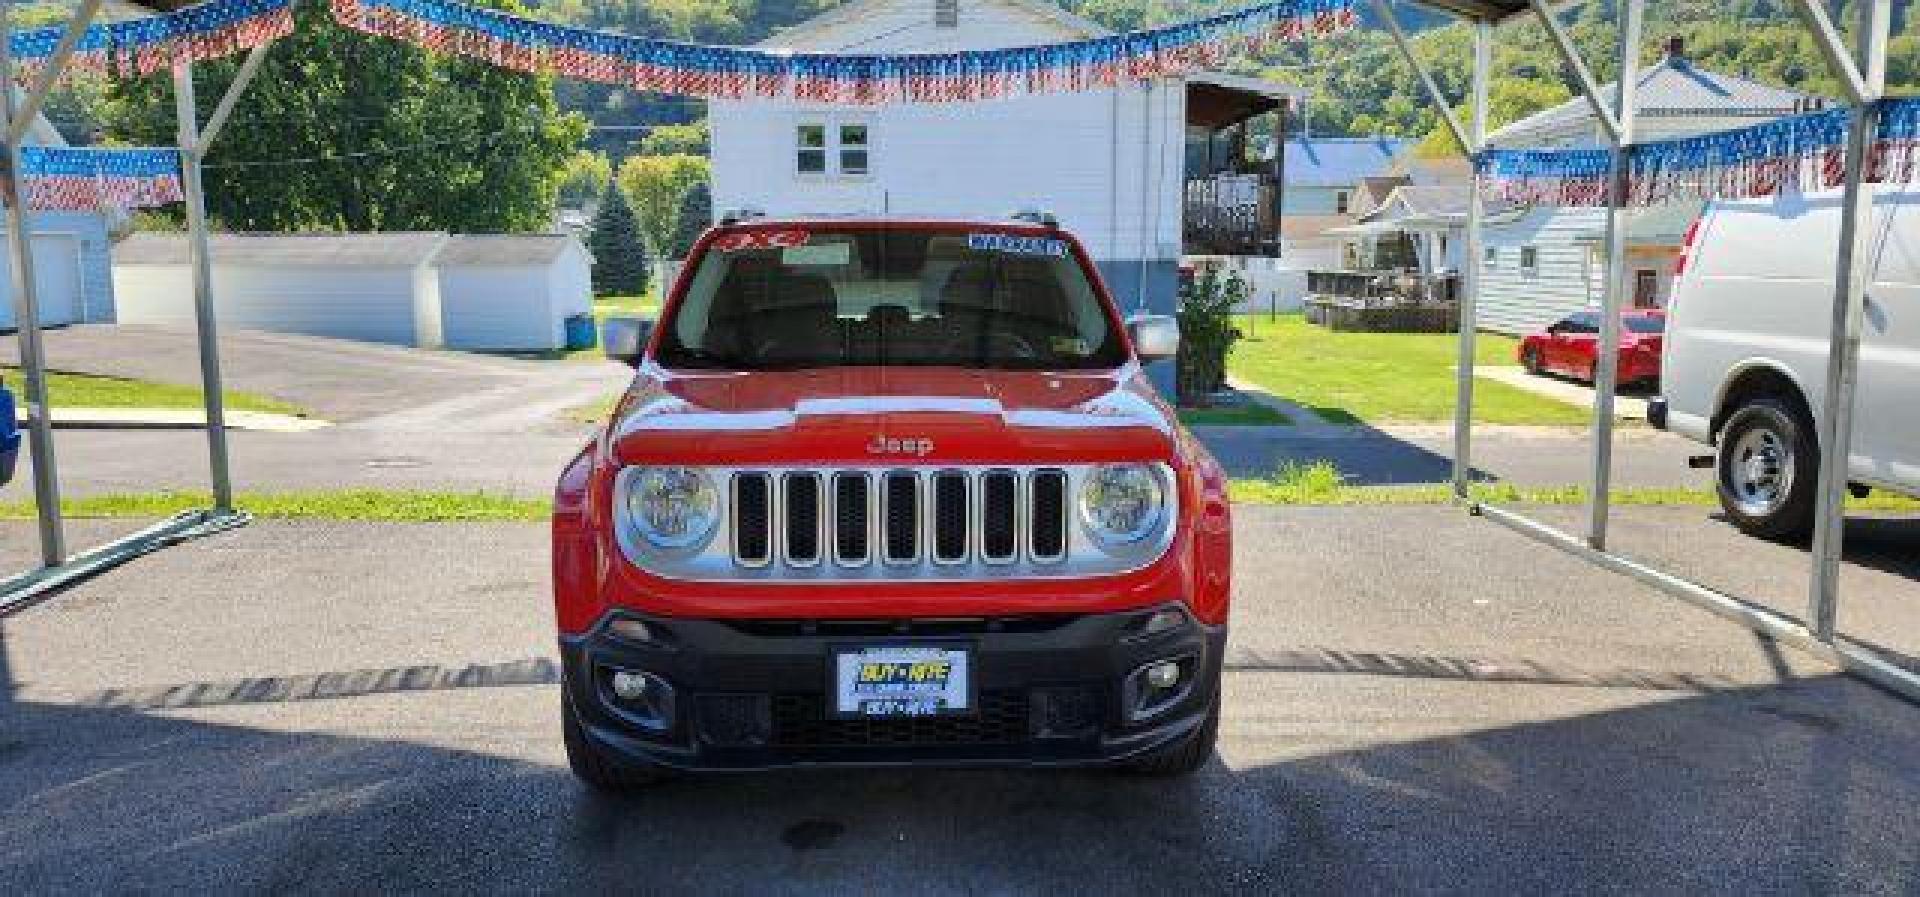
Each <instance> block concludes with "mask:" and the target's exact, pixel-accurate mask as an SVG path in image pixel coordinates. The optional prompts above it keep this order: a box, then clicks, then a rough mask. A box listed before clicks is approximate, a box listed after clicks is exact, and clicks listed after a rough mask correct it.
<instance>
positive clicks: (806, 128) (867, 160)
mask: <svg viewBox="0 0 1920 897" xmlns="http://www.w3.org/2000/svg"><path fill="white" fill-rule="evenodd" d="M794 171H796V172H798V173H800V174H803V175H835V174H837V175H850V176H855V177H859V176H865V175H869V174H872V173H873V131H872V128H871V127H869V126H868V125H866V124H865V123H861V122H839V123H834V124H827V123H823V122H802V123H800V125H798V126H797V127H796V128H795V129H794Z"/></svg>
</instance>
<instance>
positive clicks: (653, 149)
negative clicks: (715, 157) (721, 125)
mask: <svg viewBox="0 0 1920 897" xmlns="http://www.w3.org/2000/svg"><path fill="white" fill-rule="evenodd" d="M707 141H708V137H707V123H706V122H705V121H697V122H693V123H691V124H685V125H655V126H654V128H653V130H651V131H649V132H647V136H645V137H642V138H640V155H643V156H704V155H706V154H707Z"/></svg>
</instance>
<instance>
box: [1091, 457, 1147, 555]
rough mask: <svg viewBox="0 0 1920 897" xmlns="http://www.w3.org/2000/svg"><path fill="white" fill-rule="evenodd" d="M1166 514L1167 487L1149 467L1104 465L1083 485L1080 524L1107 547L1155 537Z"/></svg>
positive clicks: (1094, 471)
mask: <svg viewBox="0 0 1920 897" xmlns="http://www.w3.org/2000/svg"><path fill="white" fill-rule="evenodd" d="M1166 512H1167V490H1166V486H1165V484H1163V483H1162V482H1161V481H1160V476H1159V474H1157V473H1155V472H1154V470H1153V468H1152V467H1151V466H1149V465H1146V464H1103V465H1101V466H1099V467H1096V468H1094V469H1093V471H1092V472H1091V473H1089V474H1088V475H1087V478H1086V481H1085V482H1083V483H1081V485H1080V522H1081V524H1082V525H1083V526H1085V527H1086V528H1087V532H1088V533H1090V534H1092V535H1093V537H1094V539H1095V540H1097V541H1099V542H1100V543H1102V544H1105V545H1125V544H1129V543H1133V542H1138V541H1140V540H1141V539H1145V538H1146V537H1148V536H1151V535H1153V534H1154V532H1155V531H1157V530H1158V529H1159V528H1160V524H1161V521H1162V519H1163V518H1164V517H1165V516H1166Z"/></svg>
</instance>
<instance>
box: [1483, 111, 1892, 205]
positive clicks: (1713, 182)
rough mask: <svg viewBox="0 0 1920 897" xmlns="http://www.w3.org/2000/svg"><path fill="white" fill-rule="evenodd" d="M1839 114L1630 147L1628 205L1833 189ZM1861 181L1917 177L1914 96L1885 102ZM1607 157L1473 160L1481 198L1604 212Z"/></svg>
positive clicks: (1840, 155)
mask: <svg viewBox="0 0 1920 897" xmlns="http://www.w3.org/2000/svg"><path fill="white" fill-rule="evenodd" d="M1851 117H1852V113H1851V111H1850V110H1848V109H1844V108H1840V109H1827V110H1823V111H1819V112H1809V113H1806V114H1803V115H1795V116H1790V117H1787V118H1782V119H1778V120H1775V121H1770V122H1766V123H1765V124H1759V125H1754V126H1752V127H1748V128H1740V129H1738V130H1732V131H1720V132H1717V133H1713V134H1702V135H1700V136H1697V137H1684V138H1679V139H1675V140H1662V141H1657V142H1654V143H1642V144H1635V145H1634V146H1633V147H1631V148H1630V149H1629V151H1628V153H1627V196H1626V204H1627V205H1629V206H1648V205H1654V204H1656V203H1663V202H1675V201H1681V200H1704V199H1722V198H1724V199H1739V198H1749V197H1762V196H1775V195H1778V194H1781V193H1785V192H1792V191H1801V190H1817V189H1821V188H1826V187H1837V186H1839V185H1840V184H1841V183H1842V182H1843V181H1844V176H1845V169H1846V144H1847V129H1848V126H1849V123H1850V121H1851ZM1878 121H1879V127H1878V130H1877V133H1876V136H1875V140H1874V144H1873V148H1872V152H1871V154H1870V156H1869V158H1868V164H1867V173H1866V177H1867V179H1868V180H1869V181H1874V182H1880V183H1912V182H1914V181H1916V180H1920V98H1901V99H1890V100H1884V101H1882V102H1881V103H1880V108H1879V115H1878ZM1611 162H1612V152H1611V151H1610V150H1605V149H1574V150H1487V151H1485V152H1482V153H1480V154H1479V156H1478V157H1476V158H1475V160H1474V172H1475V175H1476V178H1477V181H1478V183H1479V187H1480V192H1481V195H1482V196H1485V197H1486V198H1488V199H1489V200H1504V201H1507V202H1514V203H1522V204H1528V205H1547V206H1604V205H1606V204H1607V177H1608V172H1609V170H1610V166H1611Z"/></svg>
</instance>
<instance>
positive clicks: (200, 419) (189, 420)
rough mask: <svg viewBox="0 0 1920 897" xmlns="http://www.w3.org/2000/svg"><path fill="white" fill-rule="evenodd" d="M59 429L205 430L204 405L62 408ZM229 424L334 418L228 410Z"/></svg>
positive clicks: (280, 424) (291, 427)
mask: <svg viewBox="0 0 1920 897" xmlns="http://www.w3.org/2000/svg"><path fill="white" fill-rule="evenodd" d="M14 417H15V418H17V419H18V421H19V423H20V425H21V426H26V424H27V423H28V421H29V420H30V419H31V418H30V415H29V414H28V413H27V409H26V408H25V407H17V408H15V413H14ZM52 418H53V428H54V429H56V430H204V429H206V426H207V412H206V410H205V409H202V408H60V407H56V408H54V409H53V412H52ZM226 420H227V426H228V427H229V428H231V429H234V430H253V431H257V432H262V433H310V432H312V431H314V430H322V429H325V428H327V427H331V426H333V423H332V422H331V421H324V420H318V419H315V418H311V417H297V416H295V415H291V414H274V413H272V412H268V411H240V410H236V409H228V410H227V413H226Z"/></svg>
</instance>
